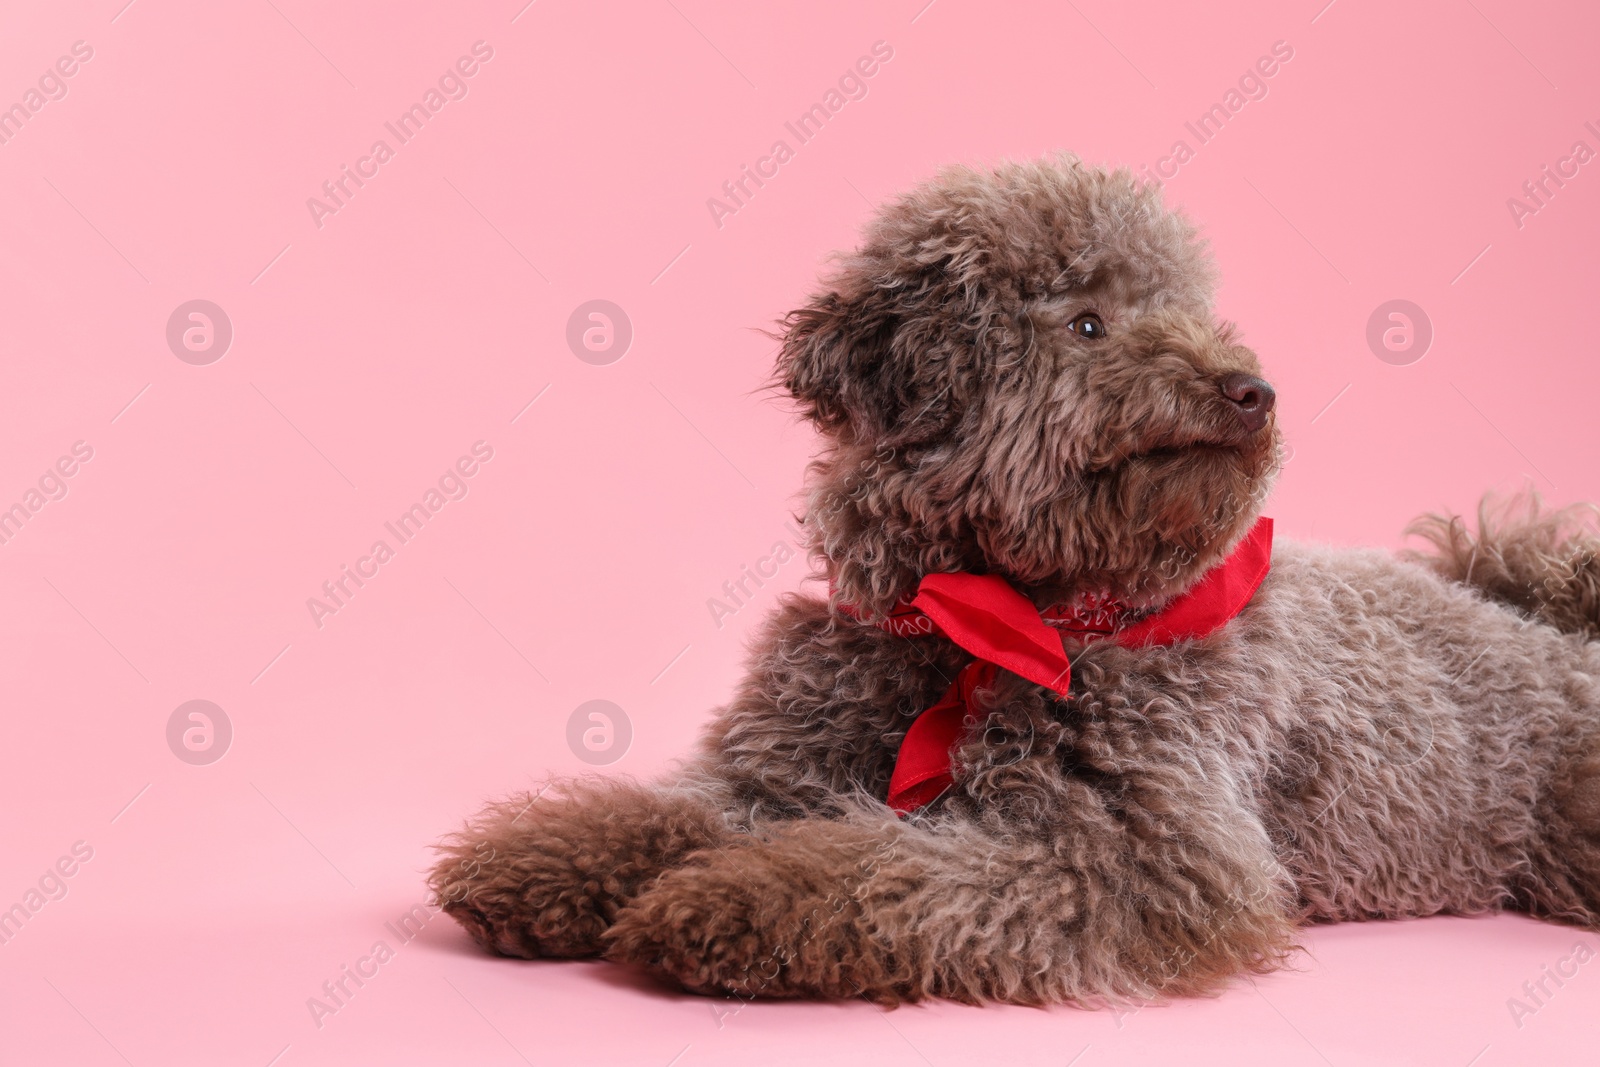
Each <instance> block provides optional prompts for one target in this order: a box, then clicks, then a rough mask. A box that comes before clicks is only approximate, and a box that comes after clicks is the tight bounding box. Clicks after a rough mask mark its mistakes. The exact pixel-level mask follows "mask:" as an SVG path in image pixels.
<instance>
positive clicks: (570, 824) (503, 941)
mask: <svg viewBox="0 0 1600 1067" xmlns="http://www.w3.org/2000/svg"><path fill="white" fill-rule="evenodd" d="M722 825H723V823H722V820H721V817H720V815H719V813H718V812H717V810H716V809H715V808H714V807H713V806H712V805H711V804H710V803H709V802H708V801H707V800H706V798H704V797H702V796H700V795H699V794H697V793H695V792H694V791H692V790H688V789H680V790H678V791H675V792H668V791H664V790H658V789H653V788H651V787H648V786H641V785H637V784H635V783H632V782H629V781H627V780H625V779H587V780H579V781H569V782H565V783H562V784H561V786H560V788H559V791H558V792H557V791H551V792H548V793H543V794H542V795H529V794H523V795H521V796H514V797H510V798H508V799H506V800H503V801H500V802H499V803H496V804H491V805H490V806H489V807H487V808H486V809H484V811H483V812H482V813H481V814H479V816H478V817H477V818H476V819H474V820H473V821H472V822H471V823H469V824H468V825H467V827H466V828H465V829H464V830H462V831H461V832H460V833H458V834H455V835H453V836H452V837H450V838H448V839H447V840H446V841H445V842H444V843H442V844H441V845H439V846H438V848H437V850H438V852H439V853H440V859H439V861H438V863H437V864H436V865H435V866H434V869H433V871H432V873H431V874H430V876H429V879H428V884H429V886H430V887H431V888H432V889H433V893H434V898H435V900H436V902H437V903H438V904H439V906H440V907H442V908H443V909H444V910H445V911H446V912H448V913H449V914H450V915H451V916H452V917H453V918H455V920H456V921H457V922H459V923H460V924H461V925H462V926H463V927H464V928H465V929H466V930H467V932H468V933H470V934H471V935H472V936H473V938H474V939H475V940H476V941H477V942H478V943H479V944H481V945H483V946H484V947H485V948H488V949H490V950H492V951H495V952H498V953H500V954H502V955H506V956H522V957H525V958H530V959H531V958H534V957H540V956H551V957H581V956H595V955H598V954H599V953H600V950H601V948H602V945H601V941H600V935H601V934H603V933H604V932H605V930H606V928H607V927H608V926H610V924H611V921H612V919H613V918H615V917H616V914H617V911H618V909H619V908H621V907H622V906H623V905H624V904H625V903H626V902H627V901H628V900H629V899H630V898H631V897H632V896H633V895H634V893H636V892H637V891H638V890H639V889H640V887H642V886H643V885H645V884H646V883H647V882H649V881H650V880H651V879H653V878H654V877H655V876H656V875H658V874H659V873H660V872H661V871H662V870H664V869H666V868H668V867H670V866H672V865H673V864H674V863H676V862H677V861H678V860H679V859H680V858H681V857H682V856H683V855H685V854H687V853H688V852H690V851H692V850H694V849H697V848H704V847H705V846H706V845H708V844H710V843H711V842H712V841H713V840H715V839H716V837H717V836H718V835H719V834H720V833H721V832H722Z"/></svg>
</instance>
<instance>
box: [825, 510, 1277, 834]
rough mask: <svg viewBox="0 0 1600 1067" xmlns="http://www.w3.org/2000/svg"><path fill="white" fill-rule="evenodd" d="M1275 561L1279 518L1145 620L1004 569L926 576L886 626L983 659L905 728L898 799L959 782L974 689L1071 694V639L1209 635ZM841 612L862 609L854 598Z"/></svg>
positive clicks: (925, 795)
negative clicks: (1032, 591)
mask: <svg viewBox="0 0 1600 1067" xmlns="http://www.w3.org/2000/svg"><path fill="white" fill-rule="evenodd" d="M1271 563H1272V520H1271V519H1268V518H1261V519H1258V520H1256V524H1255V526H1253V527H1252V528H1251V530H1250V532H1249V533H1248V534H1246V535H1245V538H1244V540H1242V541H1241V542H1239V545H1238V547H1237V548H1235V549H1234V550H1233V553H1232V554H1231V555H1229V556H1228V558H1227V559H1225V560H1223V561H1222V562H1221V563H1219V564H1217V565H1216V566H1215V567H1213V568H1211V569H1210V570H1209V571H1207V572H1206V573H1205V574H1204V575H1202V576H1201V578H1200V580H1199V581H1198V582H1196V583H1195V584H1194V585H1193V586H1191V587H1190V588H1189V589H1188V590H1187V591H1186V592H1184V593H1183V594H1181V595H1180V596H1178V597H1176V598H1175V599H1174V600H1173V601H1172V602H1171V603H1169V604H1167V606H1166V607H1164V608H1162V609H1161V610H1160V611H1157V612H1155V613H1153V614H1150V615H1145V616H1143V617H1142V618H1137V619H1131V618H1130V616H1131V613H1130V612H1129V611H1128V609H1127V608H1126V607H1125V606H1123V605H1122V604H1119V603H1118V602H1116V601H1114V600H1111V599H1108V598H1103V597H1088V598H1085V599H1084V600H1081V601H1079V602H1077V603H1073V604H1065V605H1062V604H1058V605H1052V606H1051V607H1048V608H1044V609H1042V610H1041V609H1038V608H1036V607H1034V605H1033V603H1032V601H1030V600H1029V599H1028V598H1027V597H1025V596H1023V595H1022V594H1021V593H1019V592H1017V590H1016V589H1015V588H1013V587H1012V585H1011V583H1010V582H1007V581H1006V580H1005V579H1004V578H1002V577H1000V576H999V575H997V574H964V573H955V574H929V575H925V576H924V577H923V579H922V581H921V582H920V583H919V584H918V586H917V592H916V595H915V596H913V597H911V598H910V599H908V600H904V601H902V602H901V603H899V604H897V605H895V607H894V609H893V610H892V611H890V613H889V615H888V616H887V617H886V618H884V619H882V620H880V621H879V622H878V623H877V625H878V626H879V627H880V628H881V629H884V630H887V631H888V632H889V633H891V634H894V635H895V636H897V637H924V636H931V635H939V636H943V637H947V638H949V639H950V640H951V641H954V642H955V643H956V644H957V645H959V646H961V647H962V648H963V649H965V650H966V651H968V652H970V653H971V654H972V655H973V657H974V659H973V660H972V662H971V663H968V664H967V665H966V666H965V667H963V668H962V669H961V671H960V673H958V674H957V675H956V679H955V681H954V682H952V683H951V684H950V688H949V689H947V690H945V693H944V695H943V696H941V697H940V698H939V699H938V701H936V702H935V703H934V704H933V705H932V706H931V707H929V708H928V709H927V710H925V711H923V712H922V713H921V714H919V715H918V716H917V718H916V720H915V721H913V722H912V724H911V728H910V729H909V730H907V731H906V736H905V740H904V741H902V742H901V744H900V753H899V755H898V756H897V757H896V760H895V766H894V774H893V776H892V777H891V778H890V780H889V797H888V801H889V806H890V807H891V808H893V809H894V810H895V811H896V812H898V813H899V814H901V815H906V814H908V813H909V812H912V811H915V810H916V809H918V808H920V807H923V806H924V805H926V804H929V803H931V802H933V801H934V800H936V799H937V798H938V797H939V796H940V795H941V794H942V793H944V791H945V790H946V789H948V788H950V786H951V785H952V784H953V783H954V781H955V775H954V771H953V770H952V762H953V759H954V753H955V749H956V748H957V747H959V746H960V744H961V742H962V740H963V738H964V737H965V736H966V734H967V732H968V731H969V730H970V729H971V728H972V727H974V726H976V725H978V723H979V721H980V720H979V718H978V716H977V714H976V711H977V704H976V703H975V701H974V696H975V694H976V693H977V692H978V690H980V689H990V688H992V687H993V685H994V683H995V681H996V679H997V677H998V676H999V672H1000V671H1001V670H1007V671H1010V672H1011V673H1012V674H1015V675H1017V676H1018V677H1021V678H1025V679H1027V680H1028V681H1030V682H1033V683H1035V684H1036V685H1042V686H1044V687H1045V688H1046V689H1049V690H1051V691H1053V692H1055V693H1059V694H1060V695H1062V696H1066V695H1067V690H1068V687H1069V686H1070V685H1071V683H1072V662H1071V660H1069V659H1068V658H1067V653H1066V649H1065V647H1064V646H1063V637H1070V638H1073V639H1075V640H1077V641H1079V642H1081V643H1089V642H1092V641H1099V640H1109V641H1114V642H1116V643H1117V644H1119V645H1121V646H1123V647H1124V648H1143V647H1146V646H1149V645H1173V644H1177V643H1178V642H1180V641H1188V640H1193V639H1195V638H1200V637H1205V636H1206V635H1207V634H1211V633H1214V632H1215V631H1217V630H1219V629H1221V628H1222V627H1223V626H1225V625H1226V624H1227V623H1228V622H1229V620H1231V619H1233V618H1234V617H1235V616H1236V615H1238V614H1239V612H1241V611H1243V610H1244V606H1245V605H1246V604H1248V603H1249V602H1250V598H1251V597H1253V596H1254V595H1255V592H1256V590H1257V589H1258V588H1260V586H1261V583H1262V581H1263V580H1265V578H1266V576H1267V571H1268V569H1269V568H1270V567H1271ZM841 609H842V610H844V611H845V612H846V613H848V614H854V611H853V610H852V609H851V608H850V607H849V606H847V605H843V606H841Z"/></svg>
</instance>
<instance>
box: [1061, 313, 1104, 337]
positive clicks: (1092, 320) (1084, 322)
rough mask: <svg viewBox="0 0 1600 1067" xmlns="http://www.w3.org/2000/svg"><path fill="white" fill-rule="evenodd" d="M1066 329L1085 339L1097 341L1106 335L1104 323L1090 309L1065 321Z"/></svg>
mask: <svg viewBox="0 0 1600 1067" xmlns="http://www.w3.org/2000/svg"><path fill="white" fill-rule="evenodd" d="M1067 329H1069V330H1071V331H1072V332H1073V333H1075V334H1077V335H1078V336H1079V337H1082V338H1083V339H1084V340H1086V341H1098V340H1100V339H1101V338H1102V337H1104V336H1105V335H1106V324H1105V323H1103V322H1101V321H1100V316H1099V315H1096V314H1095V313H1094V312H1092V311H1085V312H1084V313H1083V314H1082V315H1079V316H1078V317H1077V318H1075V319H1073V320H1072V321H1071V322H1069V323H1067Z"/></svg>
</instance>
